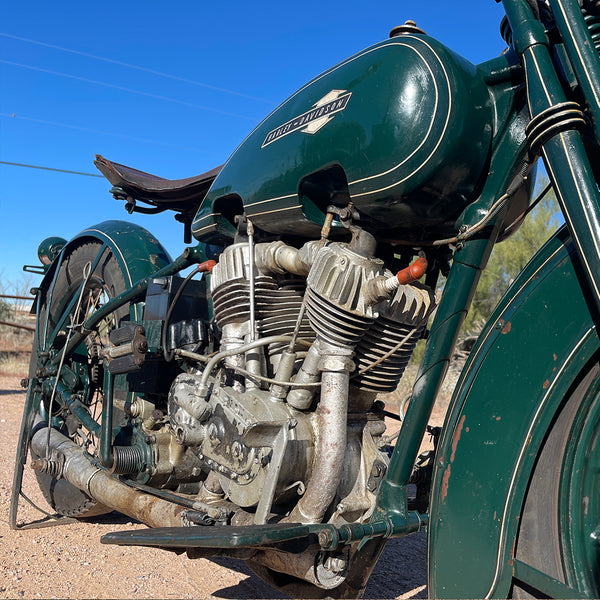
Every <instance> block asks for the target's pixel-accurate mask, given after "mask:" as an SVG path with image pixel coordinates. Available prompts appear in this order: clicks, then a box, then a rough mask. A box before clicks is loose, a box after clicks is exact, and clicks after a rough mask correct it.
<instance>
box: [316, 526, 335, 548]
mask: <svg viewBox="0 0 600 600" xmlns="http://www.w3.org/2000/svg"><path fill="white" fill-rule="evenodd" d="M333 542H334V540H333V534H332V533H331V531H329V529H323V530H322V531H319V546H321V548H330V547H331V546H333Z"/></svg>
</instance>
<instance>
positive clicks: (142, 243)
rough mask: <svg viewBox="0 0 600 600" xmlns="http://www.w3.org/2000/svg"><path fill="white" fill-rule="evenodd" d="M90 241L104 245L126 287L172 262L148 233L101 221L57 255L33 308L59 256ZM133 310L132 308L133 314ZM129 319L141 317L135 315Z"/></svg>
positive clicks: (122, 223) (131, 225)
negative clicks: (117, 265) (121, 274)
mask: <svg viewBox="0 0 600 600" xmlns="http://www.w3.org/2000/svg"><path fill="white" fill-rule="evenodd" d="M91 240H98V241H100V242H102V243H104V244H106V245H107V246H108V248H109V249H110V250H111V252H112V253H113V255H114V256H115V258H116V259H117V261H118V263H119V267H120V269H121V272H122V273H123V277H124V279H125V285H127V286H128V287H131V286H132V285H134V284H135V283H137V282H138V281H139V280H140V279H144V278H145V277H148V276H149V275H152V273H155V272H156V271H158V270H159V269H162V268H163V267H164V266H166V265H168V264H169V263H171V262H172V259H171V257H170V256H169V253H168V252H167V251H166V250H165V248H164V247H163V246H162V244H161V243H160V242H159V241H158V240H157V239H156V238H155V237H154V236H153V235H152V234H151V233H150V232H149V231H148V230H146V229H144V228H143V227H140V226H139V225H135V224H134V223H129V222H127V221H104V222H102V223H99V224H98V225H94V226H92V227H88V228H87V229H84V230H83V231H82V232H81V233H78V234H77V235H76V236H75V237H74V238H72V239H71V240H70V241H69V242H68V243H67V244H66V245H65V247H64V248H63V250H62V252H61V254H60V256H59V257H58V258H57V259H56V260H55V261H54V263H53V264H52V266H51V267H50V269H49V270H48V272H47V273H46V274H45V275H44V278H43V280H42V282H41V284H40V293H39V294H38V297H37V298H36V305H37V304H39V303H38V299H42V298H44V297H45V295H46V294H47V293H48V290H49V289H50V287H51V285H52V280H53V279H54V274H55V272H56V269H57V268H58V265H59V264H60V262H61V260H62V257H63V256H65V254H66V253H68V252H70V251H72V250H73V249H74V248H76V247H77V246H80V245H82V244H84V243H85V242H87V241H91ZM137 311H138V309H137V308H136V309H135V312H136V313H137ZM132 316H133V317H135V318H141V315H138V314H135V315H132Z"/></svg>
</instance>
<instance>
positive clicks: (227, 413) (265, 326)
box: [168, 226, 434, 524]
mask: <svg viewBox="0 0 600 600" xmlns="http://www.w3.org/2000/svg"><path fill="white" fill-rule="evenodd" d="M374 250H375V240H374V238H373V237H372V236H371V235H370V234H369V233H367V232H365V231H363V230H361V229H359V228H358V227H355V226H353V230H352V240H351V241H350V242H339V241H329V240H326V239H325V238H322V239H321V240H313V241H309V242H307V243H305V244H304V245H302V246H301V247H300V248H296V247H295V246H292V245H289V244H286V243H284V242H283V241H275V242H267V243H257V244H254V240H253V235H252V231H251V227H250V231H249V235H248V239H246V240H244V241H239V242H238V243H234V244H232V245H230V246H228V247H227V248H225V250H224V251H223V253H222V254H221V255H220V257H219V261H218V264H217V265H216V266H215V267H214V269H213V270H212V273H211V277H210V295H211V297H212V303H213V311H214V323H215V325H216V326H217V328H216V330H217V331H218V338H217V339H218V346H217V347H216V349H215V350H216V352H215V353H213V354H212V356H211V355H207V356H205V355H199V354H195V353H194V352H189V351H185V350H176V354H179V357H180V358H182V359H185V360H186V361H187V364H188V369H187V372H185V373H181V374H180V375H179V376H177V377H176V379H175V380H174V382H173V383H172V385H171V388H170V391H169V399H168V420H169V427H170V429H171V433H172V436H174V438H175V440H176V442H177V444H178V445H179V446H181V447H182V448H185V449H186V451H189V450H191V452H193V454H194V456H195V458H196V461H197V462H198V463H199V464H201V465H202V470H203V472H204V473H205V475H206V474H207V475H206V478H205V479H204V481H203V484H202V486H201V489H200V491H199V494H198V499H199V501H200V502H203V503H205V504H206V505H211V504H213V505H214V504H215V503H217V504H218V505H219V506H226V507H229V508H228V510H229V513H228V514H229V515H230V517H231V518H230V522H232V523H234V524H244V523H256V524H260V523H267V522H272V521H274V520H275V521H278V520H281V519H287V520H288V521H291V522H304V523H314V522H321V521H329V522H332V523H343V522H354V521H363V520H366V519H368V518H369V516H370V514H371V513H372V511H373V509H374V505H375V496H376V493H377V489H378V485H379V482H380V481H381V479H382V477H383V475H384V474H385V471H386V469H387V464H388V453H387V452H386V444H385V442H384V438H383V434H384V432H385V423H384V419H383V403H381V402H377V401H376V398H377V394H378V393H381V392H391V391H393V390H394V389H395V388H396V386H397V384H398V382H399V380H400V378H401V376H402V373H403V371H404V369H405V367H406V364H407V363H408V360H409V359H410V356H411V354H412V351H413V349H414V346H415V344H416V342H417V340H418V339H419V337H420V334H421V331H422V329H423V328H424V326H425V322H426V320H427V317H428V315H429V314H430V312H431V310H432V308H433V304H434V302H433V294H432V292H431V290H430V289H428V288H427V287H425V286H424V285H422V284H419V283H411V284H406V285H401V284H400V283H399V281H398V278H397V277H396V276H394V275H392V273H391V272H389V271H387V270H386V269H385V266H384V262H383V261H382V260H380V259H378V258H376V257H375V256H374Z"/></svg>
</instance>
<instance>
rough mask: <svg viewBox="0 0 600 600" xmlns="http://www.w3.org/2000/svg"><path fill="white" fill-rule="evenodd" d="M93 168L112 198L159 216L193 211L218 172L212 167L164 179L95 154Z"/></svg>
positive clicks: (218, 169) (217, 168)
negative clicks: (143, 205)
mask: <svg viewBox="0 0 600 600" xmlns="http://www.w3.org/2000/svg"><path fill="white" fill-rule="evenodd" d="M94 164H95V165H96V167H98V169H99V170H100V172H101V173H102V174H103V175H104V176H105V177H106V179H108V181H110V183H112V185H113V189H112V190H111V191H112V193H113V194H114V195H115V196H116V197H118V198H120V199H123V200H128V201H131V200H139V201H141V202H145V203H146V204H150V205H152V206H154V207H157V208H159V209H160V211H161V212H162V210H166V209H169V210H175V211H177V212H188V211H189V210H190V209H191V208H197V207H198V206H199V205H200V203H201V202H202V200H203V199H204V196H206V193H207V192H208V190H209V189H210V186H211V185H212V182H213V181H214V180H215V177H216V176H217V174H218V173H219V171H220V170H221V167H216V168H215V169H212V170H210V171H207V172H206V173H202V174H201V175H196V176H195V177H187V178H185V179H164V178H162V177H158V176H156V175H151V174H150V173H144V172H143V171H138V170H137V169H133V168H132V167H126V166H125V165H121V164H119V163H116V162H112V161H110V160H108V159H106V158H104V157H103V156H100V155H99V154H97V155H96V159H95V160H94ZM115 188H116V189H115ZM128 197H129V198H128ZM130 199H131V200H130ZM138 209H139V207H138ZM140 212H146V211H144V210H142V211H140ZM150 212H159V211H156V210H150Z"/></svg>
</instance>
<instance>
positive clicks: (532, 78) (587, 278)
mask: <svg viewBox="0 0 600 600" xmlns="http://www.w3.org/2000/svg"><path fill="white" fill-rule="evenodd" d="M503 4H504V7H505V9H506V14H507V17H508V20H509V22H510V25H511V28H512V33H513V40H514V45H515V48H516V49H517V51H518V53H519V55H520V56H521V59H522V64H523V67H524V69H525V77H526V83H527V100H528V104H529V110H530V113H531V117H532V124H533V123H534V122H535V123H536V124H537V125H538V127H537V133H538V134H539V135H538V138H537V139H538V141H539V143H540V146H541V154H542V157H543V159H544V164H545V166H546V169H547V171H548V175H549V176H550V179H551V181H552V184H553V186H554V189H555V191H556V195H557V197H558V202H559V204H560V208H561V210H562V213H563V215H564V217H565V221H566V224H567V227H568V229H569V233H570V234H571V238H572V239H573V242H574V244H575V248H576V249H577V256H578V258H579V260H580V261H581V265H582V267H583V272H584V276H583V277H580V283H581V285H582V288H583V289H584V290H585V289H588V290H589V291H590V292H591V295H592V299H593V302H594V303H595V306H596V309H597V311H600V277H599V275H600V192H599V191H598V185H597V183H596V180H595V178H594V173H593V170H592V167H591V165H590V161H589V158H588V155H587V153H586V150H585V147H584V144H583V140H582V137H581V134H580V133H579V132H578V131H576V130H574V129H573V127H575V126H579V125H581V123H582V121H584V115H583V113H582V112H581V110H580V109H578V107H577V105H576V104H575V103H574V102H568V101H567V98H566V96H565V93H564V91H563V87H562V85H561V82H560V80H559V77H558V75H557V71H556V68H555V66H554V64H553V62H552V57H551V55H550V48H549V42H548V38H547V36H546V33H545V30H544V26H543V25H542V23H540V22H539V21H538V20H537V19H536V18H535V17H534V15H533V12H532V10H531V7H530V6H529V4H528V3H527V2H526V0H503ZM551 7H552V10H553V13H554V15H555V18H556V23H557V27H558V29H559V31H560V33H561V35H562V39H563V40H564V42H565V49H566V51H567V54H568V55H569V59H570V62H571V64H572V66H573V69H574V71H575V74H576V76H577V79H578V81H579V83H580V86H581V89H582V91H583V93H584V94H585V95H586V102H587V105H588V107H589V109H590V113H591V115H592V120H593V129H594V133H595V135H596V138H597V139H600V101H599V96H598V94H599V93H600V91H599V90H600V87H597V86H600V57H598V54H597V53H596V51H595V49H594V47H593V45H592V40H591V38H590V36H589V33H588V32H587V27H586V25H585V22H584V20H583V15H582V13H581V9H580V7H579V5H578V3H577V1H576V0H551ZM577 112H579V116H577ZM534 141H535V140H534ZM534 150H535V148H534Z"/></svg>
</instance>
